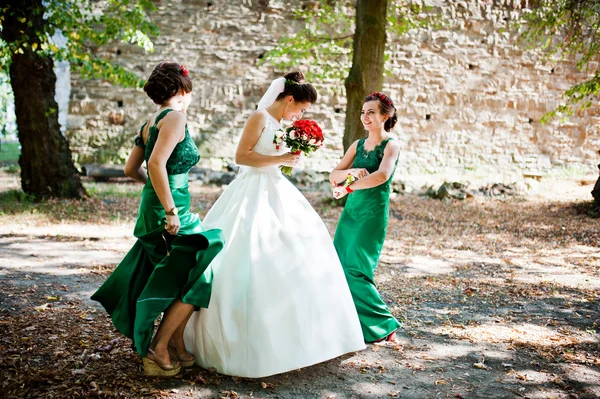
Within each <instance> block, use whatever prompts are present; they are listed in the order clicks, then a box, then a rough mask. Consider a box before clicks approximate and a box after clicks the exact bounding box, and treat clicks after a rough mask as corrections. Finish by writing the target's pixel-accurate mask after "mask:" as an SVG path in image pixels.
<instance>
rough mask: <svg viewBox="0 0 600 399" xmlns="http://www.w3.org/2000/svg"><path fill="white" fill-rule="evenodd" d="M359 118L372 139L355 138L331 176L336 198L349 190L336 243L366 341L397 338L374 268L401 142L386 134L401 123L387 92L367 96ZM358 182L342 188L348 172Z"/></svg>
mask: <svg viewBox="0 0 600 399" xmlns="http://www.w3.org/2000/svg"><path fill="white" fill-rule="evenodd" d="M361 121H362V123H363V126H364V127H365V129H366V130H367V132H368V137H367V138H363V139H360V140H357V141H355V142H354V143H353V144H352V145H351V146H350V148H349V149H348V151H347V152H346V154H345V155H344V157H343V158H342V160H341V161H340V163H339V164H338V165H337V166H336V167H335V169H334V170H333V171H332V172H331V174H330V177H329V179H330V181H331V182H332V184H333V186H334V189H333V196H334V198H336V199H339V198H342V197H344V196H345V195H348V194H349V197H348V200H347V202H346V206H345V207H344V211H343V212H342V215H341V217H340V221H339V223H338V226H337V229H336V232H335V238H334V245H335V249H336V250H337V253H338V255H339V257H340V260H341V263H342V266H343V268H344V272H345V274H346V280H347V281H348V285H349V286H350V292H351V293H352V297H353V299H354V304H355V305H356V310H357V312H358V317H359V319H360V324H361V327H362V331H363V335H364V338H365V342H378V341H382V340H384V339H385V340H388V341H393V340H394V332H395V331H396V329H397V328H398V327H400V323H399V322H398V320H396V318H394V316H393V315H392V314H391V313H390V311H389V310H388V308H387V306H386V304H385V303H384V302H383V300H382V299H381V296H380V295H379V292H378V291H377V288H376V287H375V280H374V272H375V268H376V267H377V262H378V260H379V255H380V254H381V249H382V247H383V242H384V240H385V235H386V230H387V224H388V215H389V206H390V183H391V181H392V176H393V175H394V170H395V169H396V164H397V163H398V154H399V152H400V146H399V144H398V142H396V141H393V140H392V139H391V138H390V137H389V135H388V132H389V131H390V130H391V129H392V128H393V127H394V125H395V124H396V121H397V116H396V108H395V107H394V104H393V102H392V100H391V99H390V98H389V97H388V96H386V95H385V94H383V93H372V94H370V95H369V96H367V97H366V98H365V102H364V104H363V108H362V113H361ZM349 174H350V175H352V176H354V177H355V179H357V180H356V181H355V182H354V183H352V184H350V185H348V186H344V185H340V186H338V185H337V184H336V183H340V182H344V181H345V180H346V178H347V176H348V175H349Z"/></svg>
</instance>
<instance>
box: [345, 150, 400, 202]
mask: <svg viewBox="0 0 600 399" xmlns="http://www.w3.org/2000/svg"><path fill="white" fill-rule="evenodd" d="M399 154H400V144H399V143H397V142H395V141H391V142H390V143H389V144H388V145H387V146H386V147H385V150H384V151H383V159H382V160H381V164H379V169H377V172H374V173H371V174H370V175H369V176H367V177H365V178H364V179H360V180H358V181H355V182H354V183H352V184H351V185H350V186H349V187H350V189H351V190H353V191H354V190H366V189H369V188H373V187H377V186H380V185H382V184H383V183H385V182H386V181H388V180H389V178H390V176H391V175H392V172H393V171H394V166H395V165H396V160H397V159H398V156H399ZM346 194H348V191H347V190H346V187H334V188H333V197H334V198H336V199H339V198H342V197H343V196H345V195H346Z"/></svg>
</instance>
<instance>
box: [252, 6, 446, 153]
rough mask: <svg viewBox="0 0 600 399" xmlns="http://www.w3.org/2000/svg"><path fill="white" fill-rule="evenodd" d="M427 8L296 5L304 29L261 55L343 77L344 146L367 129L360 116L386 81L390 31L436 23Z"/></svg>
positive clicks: (325, 78)
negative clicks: (367, 98) (366, 99)
mask: <svg viewBox="0 0 600 399" xmlns="http://www.w3.org/2000/svg"><path fill="white" fill-rule="evenodd" d="M426 11H428V8H427V7H425V6H424V5H423V4H422V3H421V2H420V1H418V0H356V1H350V0H345V1H337V2H333V1H329V0H321V1H316V2H314V3H313V7H311V8H306V7H304V8H303V9H301V10H297V11H296V17H297V18H298V19H300V20H302V21H304V27H303V29H301V30H300V31H299V32H296V33H294V34H291V35H287V36H284V37H283V38H281V39H280V40H279V41H278V43H277V45H276V46H275V48H273V49H272V50H270V51H269V52H267V54H266V55H265V57H263V58H264V60H265V62H270V63H271V64H272V65H274V66H275V67H276V68H277V69H278V70H281V71H284V70H288V69H290V68H297V67H302V66H305V67H306V68H305V70H306V75H307V78H309V79H311V80H315V81H317V82H323V83H332V82H333V83H338V82H339V83H342V82H344V87H345V89H346V99H347V106H346V120H345V125H344V127H345V129H344V139H343V144H344V150H346V149H347V148H348V147H349V146H350V144H352V142H353V141H355V140H356V139H358V138H360V137H363V136H364V134H365V133H364V129H362V126H361V125H360V119H359V115H360V109H361V106H362V102H363V100H364V97H365V96H366V95H367V94H368V93H369V92H372V91H378V90H381V88H382V86H383V80H384V73H385V61H386V60H387V55H386V53H385V51H386V45H387V43H388V42H387V36H388V35H389V34H392V35H395V36H402V35H404V34H406V33H407V32H408V31H410V30H412V29H415V28H417V27H421V26H427V25H432V24H437V21H438V19H437V17H436V16H434V15H432V14H429V13H427V12H426Z"/></svg>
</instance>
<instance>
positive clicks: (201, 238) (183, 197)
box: [92, 62, 223, 376]
mask: <svg viewBox="0 0 600 399" xmlns="http://www.w3.org/2000/svg"><path fill="white" fill-rule="evenodd" d="M144 91H145V92H146V94H147V95H148V96H149V97H150V98H151V99H152V100H153V101H154V102H155V103H156V104H157V105H159V107H158V109H157V110H156V112H155V113H154V114H153V115H152V116H151V117H150V119H149V120H148V122H146V123H145V124H144V126H142V128H141V129H140V134H139V135H138V136H137V137H136V139H135V146H134V147H133V150H132V152H131V155H130V156H129V158H128V160H127V164H126V166H125V174H126V175H127V176H129V177H131V178H133V179H135V180H137V181H140V182H142V183H146V184H145V185H144V188H143V190H142V199H141V203H140V208H139V213H138V218H137V221H136V225H135V229H134V231H133V235H134V236H135V237H136V238H137V241H136V243H135V244H134V246H133V248H132V249H131V250H130V251H129V253H128V254H127V255H126V256H125V258H124V259H123V261H122V262H121V263H120V264H119V265H118V266H117V268H116V269H115V271H114V272H113V273H112V274H111V275H110V276H109V277H108V279H107V280H106V281H105V282H104V284H102V286H101V287H100V288H99V289H98V291H97V292H96V293H95V294H94V295H93V296H92V299H93V300H96V301H98V302H100V303H101V304H102V306H104V308H105V309H106V311H107V312H108V313H109V314H110V316H111V318H112V321H113V324H114V326H115V327H116V328H117V330H118V331H120V332H121V333H122V334H124V335H125V336H127V337H129V338H131V339H132V340H133V344H134V346H135V348H136V350H137V352H138V353H139V354H140V355H141V356H142V357H143V364H144V374H146V375H151V376H173V375H175V374H177V373H178V372H179V371H180V368H181V367H189V366H191V365H193V364H194V357H193V356H192V355H191V354H190V353H188V352H187V350H186V349H185V345H184V343H183V331H184V328H185V325H186V323H187V321H188V319H189V317H190V316H191V314H192V312H193V310H194V308H195V307H207V306H208V302H209V299H210V293H211V292H210V290H211V282H212V270H211V268H210V267H208V266H209V264H210V262H211V261H212V259H213V258H214V257H215V256H216V255H217V254H218V253H219V251H220V250H221V249H222V248H223V240H222V236H221V231H220V230H217V229H214V230H205V229H204V227H202V224H201V223H200V217H199V216H198V214H196V213H191V212H190V194H189V191H188V171H189V170H190V168H192V166H194V165H195V164H196V163H197V162H198V161H199V160H200V155H199V154H198V149H197V147H196V145H195V143H194V141H193V140H192V138H191V137H190V135H189V133H188V129H187V124H186V115H185V111H186V110H187V107H188V106H189V104H190V101H191V92H192V81H191V79H190V78H189V76H188V71H187V69H186V68H185V67H184V66H183V65H180V64H178V63H175V62H163V63H160V64H159V65H158V66H157V67H156V68H154V71H152V74H151V75H150V78H149V79H148V82H147V83H146V85H145V86H144ZM144 161H146V164H147V169H148V173H146V171H145V170H144V169H143V168H142V164H143V163H144ZM163 312H164V315H163V318H162V321H161V323H160V325H159V327H158V330H157V331H156V334H155V335H154V338H152V334H153V332H154V321H155V320H156V318H157V317H158V316H159V315H160V314H161V313H163Z"/></svg>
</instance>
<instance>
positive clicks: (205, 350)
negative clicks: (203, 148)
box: [184, 111, 365, 378]
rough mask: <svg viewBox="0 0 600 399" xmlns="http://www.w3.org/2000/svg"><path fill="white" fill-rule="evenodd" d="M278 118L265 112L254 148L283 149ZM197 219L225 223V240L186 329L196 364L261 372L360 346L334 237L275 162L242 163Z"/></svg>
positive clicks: (272, 151)
mask: <svg viewBox="0 0 600 399" xmlns="http://www.w3.org/2000/svg"><path fill="white" fill-rule="evenodd" d="M264 112H266V111H264ZM280 127H281V126H280V124H279V123H278V122H277V121H276V120H275V119H274V118H273V117H272V116H270V115H269V117H268V122H267V125H266V127H265V128H264V130H263V132H262V134H261V135H260V138H259V140H258V142H257V143H256V146H255V147H254V151H255V152H257V153H259V154H263V155H279V154H282V153H284V152H286V151H287V149H286V148H281V149H280V150H279V151H278V150H276V148H275V145H274V144H273V135H274V133H275V132H276V131H277V130H278V129H279V128H280ZM202 223H203V225H204V227H205V228H206V229H212V228H219V229H221V230H222V231H223V235H224V237H225V248H224V249H223V250H222V251H221V253H220V254H219V255H218V256H217V257H216V258H215V259H214V260H213V262H212V263H211V267H212V268H213V271H214V280H213V286H212V287H213V288H212V295H211V299H210V304H209V307H208V309H202V310H200V311H199V312H194V314H193V315H192V317H191V318H190V321H189V322H188V324H187V326H186V329H185V335H184V337H185V344H186V347H187V349H188V350H189V351H190V352H191V353H193V354H194V357H195V359H196V363H198V364H199V365H200V366H201V367H204V368H215V369H216V370H217V371H218V372H220V373H223V374H228V375H234V376H240V377H250V378H258V377H265V376H269V375H273V374H278V373H283V372H286V371H290V370H295V369H298V368H301V367H306V366H309V365H312V364H315V363H319V362H322V361H325V360H328V359H332V358H335V357H337V356H340V355H342V354H344V353H348V352H354V351H357V350H360V349H363V348H364V347H365V344H364V340H363V336H362V332H361V328H360V324H359V321H358V316H357V314H356V309H355V307H354V303H353V301H352V297H351V295H350V290H349V289H348V285H347V283H346V279H345V277H344V272H343V270H342V266H341V264H340V261H339V259H338V256H337V253H336V251H335V248H334V246H333V243H332V240H331V236H330V235H329V232H328V230H327V228H326V227H325V224H324V223H323V221H322V220H321V218H320V217H319V215H318V214H317V213H316V212H315V210H314V209H313V208H312V207H311V206H310V204H309V203H308V201H307V200H306V198H304V196H303V195H302V194H301V193H300V192H299V191H298V190H297V189H296V188H295V187H294V186H293V185H292V184H291V183H290V182H289V181H288V180H287V179H286V178H285V177H284V176H283V175H282V174H281V172H280V171H279V169H278V167H277V166H269V167H262V168H249V167H245V168H244V169H243V172H242V173H240V175H238V177H237V178H236V179H235V180H234V181H233V182H232V183H231V184H230V185H229V186H228V187H227V188H226V189H225V190H224V191H223V194H222V195H221V197H220V198H219V199H218V200H217V202H215V204H214V205H213V207H212V208H211V209H210V211H209V212H208V214H207V215H206V218H205V219H204V220H203V221H202Z"/></svg>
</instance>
